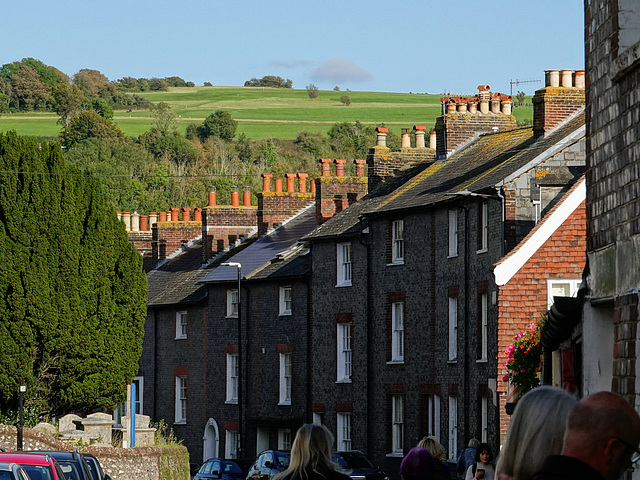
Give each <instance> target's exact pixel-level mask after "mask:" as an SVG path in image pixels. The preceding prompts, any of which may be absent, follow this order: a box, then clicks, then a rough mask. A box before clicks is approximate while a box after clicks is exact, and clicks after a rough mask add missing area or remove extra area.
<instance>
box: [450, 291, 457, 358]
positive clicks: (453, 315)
mask: <svg viewBox="0 0 640 480" xmlns="http://www.w3.org/2000/svg"><path fill="white" fill-rule="evenodd" d="M448 299H449V362H456V361H458V297H448Z"/></svg>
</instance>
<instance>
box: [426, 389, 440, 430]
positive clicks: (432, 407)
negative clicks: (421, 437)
mask: <svg viewBox="0 0 640 480" xmlns="http://www.w3.org/2000/svg"><path fill="white" fill-rule="evenodd" d="M427 415H428V422H427V428H428V432H429V434H430V435H433V436H434V437H436V438H440V397H439V396H438V395H429V396H428V397H427Z"/></svg>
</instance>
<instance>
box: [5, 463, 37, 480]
mask: <svg viewBox="0 0 640 480" xmlns="http://www.w3.org/2000/svg"><path fill="white" fill-rule="evenodd" d="M0 480H30V479H29V476H28V475H27V472H25V471H24V468H22V467H21V466H20V465H18V464H17V463H10V462H0Z"/></svg>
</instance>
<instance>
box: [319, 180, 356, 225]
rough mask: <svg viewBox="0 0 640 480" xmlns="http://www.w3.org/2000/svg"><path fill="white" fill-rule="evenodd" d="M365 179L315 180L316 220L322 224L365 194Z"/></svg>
mask: <svg viewBox="0 0 640 480" xmlns="http://www.w3.org/2000/svg"><path fill="white" fill-rule="evenodd" d="M367 190H368V182H367V177H319V178H317V179H316V219H317V221H318V223H319V224H320V223H324V222H326V221H327V220H329V219H330V218H331V217H333V216H334V215H335V214H337V213H340V212H341V211H342V210H344V209H345V208H347V207H348V206H349V205H351V204H352V203H354V202H356V201H358V200H360V198H362V197H363V196H364V195H366V194H367Z"/></svg>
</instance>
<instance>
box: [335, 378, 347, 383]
mask: <svg viewBox="0 0 640 480" xmlns="http://www.w3.org/2000/svg"><path fill="white" fill-rule="evenodd" d="M336 383H351V379H350V378H342V379H340V380H336Z"/></svg>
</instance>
